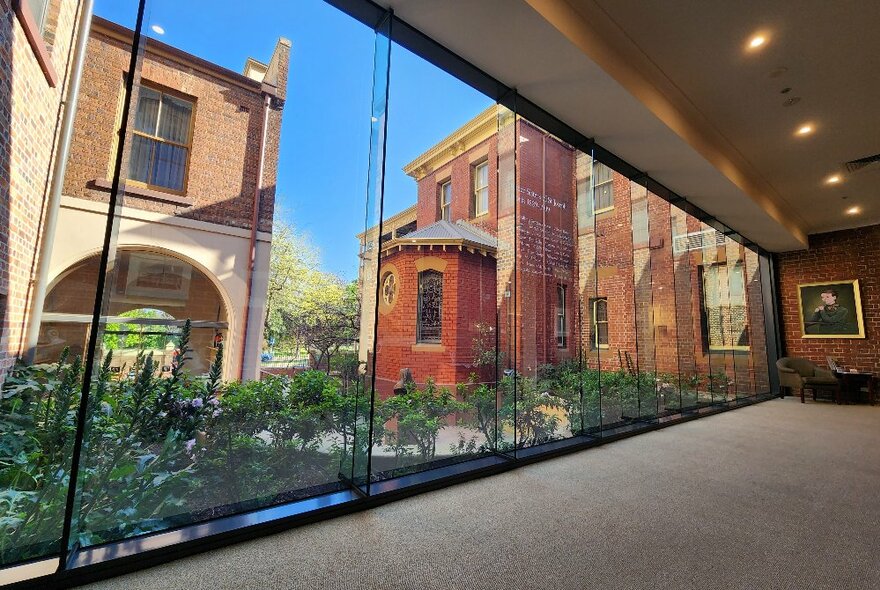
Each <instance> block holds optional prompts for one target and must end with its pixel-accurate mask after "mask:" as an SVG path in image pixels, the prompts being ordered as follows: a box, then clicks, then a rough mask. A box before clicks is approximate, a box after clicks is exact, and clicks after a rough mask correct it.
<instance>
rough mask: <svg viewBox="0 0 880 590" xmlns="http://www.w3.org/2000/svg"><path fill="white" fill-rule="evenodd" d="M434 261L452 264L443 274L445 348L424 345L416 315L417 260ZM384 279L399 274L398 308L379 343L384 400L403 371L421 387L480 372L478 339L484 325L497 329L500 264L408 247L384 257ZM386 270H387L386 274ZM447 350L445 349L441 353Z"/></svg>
mask: <svg viewBox="0 0 880 590" xmlns="http://www.w3.org/2000/svg"><path fill="white" fill-rule="evenodd" d="M428 257H432V258H437V259H440V260H442V261H443V262H445V263H446V266H445V268H444V269H443V309H442V314H443V315H442V317H443V330H442V334H441V341H440V347H438V346H436V345H418V343H417V342H416V316H417V308H418V274H419V271H418V269H417V267H416V263H417V261H419V260H420V259H425V258H428ZM382 265H383V266H382V267H381V268H380V275H381V276H383V277H384V274H385V272H386V271H387V269H389V268H390V265H393V267H394V268H395V269H396V272H397V285H398V287H397V295H396V303H395V304H394V306H393V307H392V308H391V309H388V310H382V311H381V312H380V315H379V325H378V330H377V334H378V337H377V340H376V355H377V356H376V388H377V390H378V392H379V393H380V395H382V396H387V395H390V394H391V393H392V391H393V388H394V383H395V382H396V381H397V380H398V379H399V377H400V370H401V369H403V368H408V369H411V370H412V373H413V378H414V379H415V380H416V382H417V383H420V384H421V383H424V382H425V380H426V379H427V378H429V377H431V378H433V379H434V380H435V382H436V383H437V384H439V385H443V386H446V387H449V388H450V389H453V390H454V388H455V384H457V383H462V382H464V381H466V380H467V379H468V377H469V376H470V374H471V373H473V372H477V368H476V367H474V365H473V358H474V339H475V338H477V337H478V336H479V328H478V325H477V324H478V323H487V324H491V325H492V326H494V324H495V311H496V307H495V291H496V288H495V261H494V259H492V258H491V257H488V256H483V255H481V254H478V253H477V254H474V253H470V252H467V251H463V252H459V251H458V250H457V249H456V250H455V251H452V250H449V251H444V250H443V249H442V248H440V247H434V248H433V249H430V250H429V249H427V248H425V249H421V250H418V249H415V248H407V249H404V250H401V251H399V252H394V253H390V254H388V255H386V256H383V258H382ZM383 269H385V270H383ZM441 347H442V350H441V349H440V348H441Z"/></svg>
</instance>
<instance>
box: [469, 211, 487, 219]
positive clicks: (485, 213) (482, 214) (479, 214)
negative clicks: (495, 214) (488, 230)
mask: <svg viewBox="0 0 880 590" xmlns="http://www.w3.org/2000/svg"><path fill="white" fill-rule="evenodd" d="M488 214H489V212H488V211H484V212H483V213H477V214H476V215H474V216H473V217H471V219H479V218H481V217H485V216H487V215H488Z"/></svg>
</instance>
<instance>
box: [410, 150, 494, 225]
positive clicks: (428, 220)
mask: <svg viewBox="0 0 880 590" xmlns="http://www.w3.org/2000/svg"><path fill="white" fill-rule="evenodd" d="M484 161H485V162H488V164H489V212H488V213H487V214H485V215H480V216H479V217H474V211H473V200H474V197H473V170H474V166H475V165H476V164H479V163H481V162H484ZM497 165H498V139H497V135H493V136H492V137H490V138H489V139H487V140H486V141H483V142H481V143H479V144H478V145H476V146H474V147H473V148H471V149H470V150H467V151H466V152H463V153H462V154H461V155H459V156H457V157H456V158H455V159H453V160H452V161H451V162H450V163H449V164H447V165H445V166H442V167H441V168H439V169H437V170H435V171H433V172H432V173H430V174H428V175H427V176H425V177H424V178H422V179H421V180H419V181H418V210H417V215H418V217H417V223H418V227H419V228H423V227H426V226H429V225H431V224H432V223H434V222H435V221H439V219H440V185H441V184H443V183H445V182H451V183H452V207H451V218H452V220H453V221H455V220H458V219H464V220H467V221H469V222H470V223H473V224H474V225H477V226H479V227H481V228H483V229H484V230H486V231H489V232H492V233H494V232H495V231H496V230H497V228H498V224H497V220H498V193H497V188H498V187H497V183H495V182H494V179H495V177H496V170H497Z"/></svg>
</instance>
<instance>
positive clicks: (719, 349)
mask: <svg viewBox="0 0 880 590" xmlns="http://www.w3.org/2000/svg"><path fill="white" fill-rule="evenodd" d="M749 350H751V348H750V347H748V346H710V347H709V352H710V353H711V352H749Z"/></svg>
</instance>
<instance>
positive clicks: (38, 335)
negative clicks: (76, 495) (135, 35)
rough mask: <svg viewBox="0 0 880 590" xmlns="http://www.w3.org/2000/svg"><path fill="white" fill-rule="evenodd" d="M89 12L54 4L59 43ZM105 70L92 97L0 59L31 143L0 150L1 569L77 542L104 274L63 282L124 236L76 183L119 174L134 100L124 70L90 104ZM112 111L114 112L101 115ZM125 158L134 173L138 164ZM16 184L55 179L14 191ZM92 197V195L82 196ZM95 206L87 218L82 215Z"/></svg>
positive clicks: (26, 64) (27, 62) (3, 100)
mask: <svg viewBox="0 0 880 590" xmlns="http://www.w3.org/2000/svg"><path fill="white" fill-rule="evenodd" d="M30 6H31V7H32V8H34V9H35V12H36V14H35V15H34V16H35V17H36V18H37V21H38V23H41V24H42V23H43V21H45V20H46V19H45V18H44V15H43V14H42V12H41V11H42V10H43V9H45V8H46V7H47V6H48V3H47V2H31V3H30ZM117 7H118V9H119V10H120V11H127V12H128V13H129V14H131V15H134V14H135V11H136V9H137V3H136V2H131V1H128V2H119V3H117ZM79 10H80V7H79V6H78V3H75V2H53V3H52V11H53V12H52V14H51V22H52V27H53V31H52V32H53V34H54V36H55V38H56V39H65V40H73V39H75V38H76V37H75V34H74V33H75V27H77V24H78V20H79V18H78V15H79ZM7 40H8V39H7ZM116 47H118V49H119V51H120V52H124V53H126V55H130V54H131V47H130V41H129V46H128V47H126V44H125V41H124V40H119V41H116ZM89 49H90V50H91V49H92V46H91V45H89ZM71 54H72V47H71V45H70V44H68V43H57V44H55V46H54V47H53V56H52V57H53V61H54V62H55V64H56V67H57V66H58V64H71V63H73V62H74V60H73V59H72V55H71ZM22 57H24V58H25V59H24V61H21V58H22ZM99 64H100V60H99V59H86V64H85V66H84V67H85V70H84V71H83V73H82V79H83V88H84V90H83V91H82V92H81V93H80V95H79V96H78V97H73V96H70V95H68V94H67V93H66V85H63V84H59V85H58V86H57V87H55V88H48V87H47V86H46V80H45V77H44V75H43V73H42V72H41V71H40V70H39V68H36V69H35V68H33V67H32V65H33V56H32V55H30V57H27V56H23V54H22V55H19V54H18V52H7V53H3V54H2V57H0V68H2V69H3V71H4V72H15V84H14V85H11V78H9V79H6V78H4V80H3V81H0V113H2V117H3V119H4V121H3V122H2V125H3V126H5V127H8V126H9V124H10V121H12V122H13V123H12V125H13V127H14V128H21V129H27V130H28V133H29V138H30V139H29V140H28V141H27V142H24V144H22V143H21V142H19V143H18V144H16V143H15V142H13V143H12V144H8V145H7V143H4V145H3V147H2V148H0V169H3V170H5V171H6V174H5V175H4V174H0V183H2V184H3V186H0V193H2V194H3V200H4V204H7V203H8V204H10V205H11V206H9V207H6V206H3V207H0V277H2V278H0V389H2V391H0V565H8V564H11V563H16V562H20V561H23V560H30V559H35V558H40V557H48V556H57V557H60V556H61V552H62V546H63V545H65V543H64V542H63V540H64V537H65V535H66V531H65V527H64V521H65V512H66V509H67V507H68V506H69V502H68V500H69V494H70V491H71V490H70V487H69V482H70V481H71V480H72V479H75V474H74V470H75V468H76V466H75V463H74V462H73V461H72V457H73V456H74V454H75V453H74V451H75V449H76V448H77V432H78V430H79V431H81V429H82V426H83V425H82V424H80V423H79V422H78V416H79V411H80V409H81V403H82V390H83V386H84V384H88V383H89V382H90V381H91V379H90V374H91V372H92V367H91V365H90V363H89V360H88V351H89V346H90V344H93V343H94V333H93V331H92V319H93V318H92V314H93V312H94V310H95V306H96V303H97V302H99V295H100V289H101V283H102V280H103V277H104V275H103V274H97V273H96V274H93V275H92V276H89V277H84V276H80V277H74V278H73V279H71V281H70V282H69V283H68V285H69V286H70V289H69V290H67V289H65V290H64V292H63V293H62V292H59V291H57V290H56V289H55V286H56V285H57V284H58V283H59V282H60V281H63V280H64V277H65V272H66V270H67V269H68V268H70V267H72V266H76V264H77V263H78V261H80V260H82V259H83V258H85V257H87V256H88V255H92V254H94V252H100V251H102V249H104V246H105V236H107V235H108V231H110V233H111V235H112V225H111V226H109V227H108V223H107V222H108V214H109V213H110V209H109V207H108V203H109V201H110V193H109V191H108V189H107V188H103V189H101V190H95V191H89V190H86V187H85V186H84V185H85V181H84V180H83V181H82V184H81V185H80V184H78V183H77V182H76V181H74V179H75V178H79V179H89V181H90V182H91V181H92V180H95V179H99V180H102V181H105V180H107V179H112V178H113V177H114V173H115V171H116V163H117V160H118V157H119V151H120V148H121V147H124V146H123V142H117V141H116V138H117V136H116V135H115V133H114V131H115V128H116V125H117V124H118V121H117V117H116V115H117V111H116V109H117V106H118V105H122V104H125V102H126V101H125V100H124V99H123V97H122V93H123V92H124V88H123V86H122V85H121V84H120V80H122V72H123V71H124V69H123V68H120V70H119V72H118V75H117V76H115V77H114V78H113V79H112V80H108V81H107V84H106V86H105V88H106V89H107V91H106V92H104V93H100V94H102V96H100V97H99V98H98V99H97V100H98V101H99V102H100V103H101V106H100V107H99V108H98V109H97V111H95V110H91V109H90V108H89V107H90V106H92V107H94V104H92V105H89V104H88V99H87V98H86V96H85V95H86V94H87V92H86V91H85V89H86V88H89V87H90V81H91V79H90V75H91V74H92V73H93V69H94V68H95V67H98V65H99ZM127 65H128V63H127ZM69 74H70V75H71V76H74V75H76V72H75V70H73V69H71V71H70V73H69ZM34 93H37V94H34ZM65 109H71V110H65ZM104 111H106V113H107V115H106V116H105V117H102V118H92V119H91V120H89V117H94V116H95V115H96V114H97V113H103V112H104ZM67 113H77V116H76V117H75V118H73V119H71V120H70V123H71V124H72V135H73V140H72V141H71V144H70V149H69V155H68V156H67V160H66V161H63V162H55V161H54V160H55V158H56V154H57V153H58V149H59V146H60V143H59V138H60V137H62V135H60V134H59V129H60V128H59V127H58V126H57V125H59V123H61V122H62V121H63V119H59V116H61V115H62V114H67ZM64 124H67V123H64ZM86 136H88V137H89V139H88V142H85V143H84V142H83V141H82V139H83V138H84V137H86ZM22 145H24V148H22V147H21V146H22ZM22 149H25V152H22V151H21V150H22ZM122 160H123V162H122V168H121V169H122V170H126V169H127V164H128V162H127V161H126V160H125V158H124V157H123V159H122ZM10 178H32V179H37V178H39V179H45V181H46V182H45V183H44V182H43V180H40V182H27V183H12V184H11V185H10V184H9V179H10ZM86 192H91V194H92V197H91V198H87V199H83V200H77V199H76V198H77V197H80V196H82V195H83V193H86ZM62 195H63V196H62ZM85 201H88V202H86V203H85V206H86V209H88V212H87V213H86V212H85V211H79V210H78V207H79V206H80V205H82V204H84V202H85ZM11 228H14V231H10V230H11ZM9 236H15V239H14V240H10V239H9ZM62 302H66V303H69V304H76V305H78V306H79V311H80V315H79V316H78V317H77V318H76V321H73V322H71V321H68V320H69V319H70V318H67V317H60V316H59V314H56V313H53V311H52V309H53V306H54V305H56V304H61V303H62ZM16 359H18V362H16Z"/></svg>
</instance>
